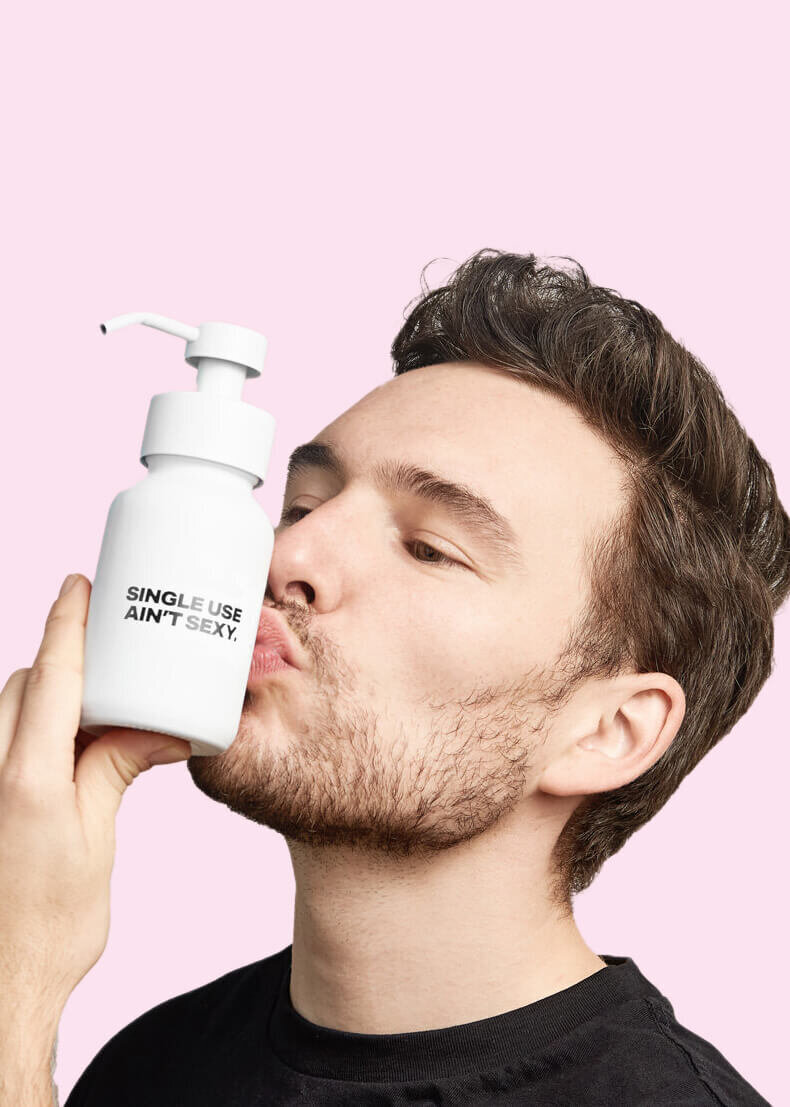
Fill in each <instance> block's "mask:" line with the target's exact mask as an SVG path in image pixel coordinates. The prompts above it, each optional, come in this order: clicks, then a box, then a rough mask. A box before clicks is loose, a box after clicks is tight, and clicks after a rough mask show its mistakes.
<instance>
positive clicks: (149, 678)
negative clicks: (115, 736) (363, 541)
mask: <svg viewBox="0 0 790 1107" xmlns="http://www.w3.org/2000/svg"><path fill="white" fill-rule="evenodd" d="M147 462H148V470H149V471H148V474H147V475H146V476H145V477H144V479H143V480H141V481H140V482H139V484H136V485H134V486H133V487H132V488H129V489H126V490H125V491H124V492H120V493H119V494H118V495H117V496H116V497H115V499H114V500H113V502H112V504H111V505H110V509H109V513H108V516H107V524H106V526H105V531H104V537H103V539H102V545H101V550H100V553H99V560H98V565H97V567H96V573H95V576H94V580H93V587H92V592H91V599H90V607H89V610H88V621H87V626H86V632H85V678H84V684H83V699H82V714H81V718H80V726H81V727H82V729H83V730H86V731H88V732H89V733H92V734H103V733H104V732H105V731H106V730H108V729H109V728H110V727H135V728H138V729H142V730H152V731H157V732H160V733H163V734H172V735H175V736H176V737H178V738H184V739H186V740H187V741H189V742H190V744H191V747H192V753H193V754H198V755H211V754H217V753H221V752H222V751H223V750H225V749H227V747H228V746H229V745H230V744H231V743H232V742H233V740H234V738H235V737H236V733H237V731H238V726H239V721H240V719H241V712H242V708H243V704H244V693H245V690H246V686H247V680H248V676H249V670H250V664H251V661H252V652H253V649H254V646H255V639H256V636H257V631H258V621H259V617H260V611H261V606H262V604H263V596H264V592H265V590H266V582H267V578H268V573H269V565H270V563H271V556H272V550H273V546H274V531H273V528H272V525H271V523H270V521H269V519H268V518H267V516H266V514H265V512H264V511H263V509H262V508H261V506H260V505H259V504H258V502H257V501H256V500H255V498H254V497H253V495H252V488H253V486H254V483H255V477H254V476H252V475H251V474H249V473H246V472H243V471H242V470H240V469H235V468H232V467H231V466H227V465H221V464H218V463H215V462H210V461H204V460H200V459H198V458H194V457H182V456H180V455H167V454H162V455H152V456H150V457H148V458H147Z"/></svg>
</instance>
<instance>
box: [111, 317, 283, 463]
mask: <svg viewBox="0 0 790 1107" xmlns="http://www.w3.org/2000/svg"><path fill="white" fill-rule="evenodd" d="M132 323H142V324H143V326H146V327H154V328H155V329H156V330H159V331H164V332H165V333H166V334H172V335H175V336H176V338H183V339H185V340H186V344H187V345H186V351H185V353H184V358H185V360H186V361H187V363H188V364H189V365H191V366H193V368H195V369H197V394H196V393H190V392H164V393H160V394H159V395H157V396H154V398H153V399H152V401H151V407H150V408H149V412H148V421H147V423H146V428H145V435H144V436H143V445H142V451H141V454H140V460H141V461H142V463H143V465H145V464H146V460H145V459H146V457H147V456H148V455H149V454H156V453H159V454H162V453H169V454H184V455H186V456H187V457H199V458H203V459H204V460H207V461H217V462H220V463H222V464H225V465H233V466H235V467H236V468H239V469H244V470H245V471H247V472H250V473H253V474H254V475H255V477H256V478H257V481H258V484H260V483H261V482H262V480H263V478H264V476H265V473H266V467H267V465H268V460H269V453H270V450H271V445H272V436H273V433H274V420H273V419H272V417H271V416H270V415H269V414H268V413H267V412H265V411H261V410H260V409H259V408H255V407H252V406H251V405H250V404H245V403H244V402H243V401H242V398H241V395H242V388H243V386H244V382H245V381H246V380H247V378H248V377H259V376H260V375H261V370H262V369H263V361H264V357H265V355H266V346H267V342H266V339H265V338H264V336H263V335H262V334H259V333H258V331H253V330H250V329H249V328H248V327H239V326H236V325H235V324H233V323H201V324H200V326H199V327H193V326H191V325H190V324H189V323H180V322H179V321H178V320H177V319H170V318H168V316H166V315H155V314H153V313H152V312H148V311H137V312H130V313H128V314H126V315H116V316H115V317H114V318H112V319H108V320H107V321H106V322H104V323H101V324H100V329H101V332H102V334H110V333H111V332H112V331H117V330H120V328H121V327H128V326H129V325H130V324H132ZM198 397H199V398H198Z"/></svg>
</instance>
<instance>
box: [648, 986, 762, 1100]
mask: <svg viewBox="0 0 790 1107" xmlns="http://www.w3.org/2000/svg"><path fill="white" fill-rule="evenodd" d="M633 1019H634V1024H635V1025H638V1024H640V1023H641V1024H642V1025H643V1026H644V1031H645V1036H644V1038H643V1040H642V1041H640V1042H639V1044H638V1045H637V1044H636V1043H635V1042H634V1041H633V1040H631V1041H630V1042H629V1047H630V1048H633V1054H632V1058H633V1061H634V1063H635V1064H636V1063H639V1064H641V1065H642V1066H643V1069H644V1073H645V1076H646V1078H647V1079H648V1080H649V1081H650V1080H652V1081H655V1089H656V1091H659V1090H661V1088H662V1086H663V1084H664V1081H666V1082H667V1083H666V1088H665V1089H664V1094H666V1095H667V1096H668V1098H666V1099H664V1098H662V1099H661V1100H660V1102H662V1103H664V1102H665V1103H667V1104H670V1103H671V1104H677V1105H678V1107H680V1105H681V1104H682V1105H684V1107H685V1105H686V1104H688V1105H689V1107H691V1105H692V1104H694V1105H696V1104H718V1105H724V1107H770V1104H769V1103H768V1100H766V1099H764V1098H763V1097H762V1096H761V1095H760V1093H759V1092H758V1091H757V1090H756V1088H754V1087H753V1086H752V1085H751V1084H750V1083H749V1082H748V1081H747V1080H746V1079H745V1077H744V1076H742V1075H741V1073H739V1072H738V1071H737V1069H736V1068H735V1067H734V1066H733V1065H732V1064H731V1063H730V1061H728V1060H727V1058H726V1057H725V1056H724V1055H723V1054H722V1053H721V1052H720V1051H719V1050H718V1049H717V1048H716V1047H715V1046H714V1045H713V1044H712V1043H711V1042H709V1041H707V1040H706V1039H705V1038H703V1037H701V1036H700V1035H699V1034H696V1033H695V1032H694V1031H693V1030H690V1029H689V1028H688V1027H687V1026H683V1025H682V1023H680V1022H678V1021H677V1019H676V1018H675V1013H674V1010H673V1008H672V1005H671V1003H670V1002H669V1001H668V1000H667V999H666V997H663V996H660V995H654V996H646V997H643V999H642V1001H641V1004H639V1005H638V1007H637V1009H636V1010H635V1011H634V1012H633Z"/></svg>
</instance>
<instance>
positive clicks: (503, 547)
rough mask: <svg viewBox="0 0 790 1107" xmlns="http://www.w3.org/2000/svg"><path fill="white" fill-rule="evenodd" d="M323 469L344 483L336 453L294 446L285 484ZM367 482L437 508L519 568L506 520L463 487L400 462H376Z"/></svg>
mask: <svg viewBox="0 0 790 1107" xmlns="http://www.w3.org/2000/svg"><path fill="white" fill-rule="evenodd" d="M309 468H315V469H324V470H325V471H327V472H330V473H332V474H333V475H334V476H336V477H337V478H338V479H339V480H343V481H345V480H346V479H347V471H346V466H345V465H344V463H343V459H342V457H341V455H340V452H339V451H338V450H337V449H336V448H335V447H334V446H332V445H330V444H329V443H328V442H321V441H320V440H314V441H312V442H305V443H304V445H302V446H297V447H296V449H295V450H294V451H293V453H292V454H291V456H290V458H289V459H288V480H291V479H292V478H293V477H295V476H296V475H297V474H298V473H301V472H303V471H304V470H305V469H309ZM369 479H370V480H371V481H372V483H373V484H374V485H376V486H377V487H378V488H381V489H383V490H385V491H392V492H406V493H409V494H411V495H412V496H418V497H420V499H423V500H427V501H428V502H430V503H435V504H438V505H439V506H440V507H443V508H444V509H445V510H446V511H448V512H450V513H451V514H452V515H454V516H456V518H457V519H458V520H459V522H461V523H462V524H463V525H464V526H465V527H466V528H467V530H469V531H472V532H473V533H475V534H476V535H477V536H478V537H479V538H481V539H482V540H483V542H485V543H486V545H488V546H489V547H490V548H491V549H492V550H493V551H494V552H495V553H496V554H498V555H499V557H500V558H501V559H502V560H503V561H507V562H510V563H511V564H513V565H521V552H520V549H519V543H518V538H517V536H516V533H515V531H514V530H513V527H512V526H511V524H510V523H509V522H508V520H507V519H506V518H505V517H504V515H501V514H500V512H498V511H497V510H496V508H495V507H494V505H493V504H492V503H491V502H490V501H489V500H487V499H486V498H485V496H482V495H480V493H478V492H475V491H474V490H473V489H471V488H469V487H468V486H467V485H465V484H459V483H458V482H457V481H453V480H450V479H448V478H447V477H443V476H441V475H440V474H438V473H434V472H431V470H429V469H423V468H421V467H419V466H417V465H410V464H408V463H407V462H404V461H379V462H377V464H376V465H374V466H373V469H372V471H371V473H370V474H369Z"/></svg>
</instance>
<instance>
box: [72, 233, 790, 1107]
mask: <svg viewBox="0 0 790 1107" xmlns="http://www.w3.org/2000/svg"><path fill="white" fill-rule="evenodd" d="M392 354H393V358H394V362H395V377H394V379H392V380H391V381H388V382H386V383H384V384H382V385H380V386H379V387H378V388H376V389H374V390H373V391H372V392H371V393H369V394H368V395H367V396H365V397H364V398H363V399H362V400H361V401H360V402H359V403H357V404H355V405H354V406H353V407H352V408H350V409H349V410H348V411H346V412H344V413H343V414H342V415H340V416H339V418H337V419H336V420H335V421H334V422H332V423H330V424H329V426H327V427H325V428H324V429H323V430H321V431H320V432H319V433H318V434H316V435H315V436H314V438H313V439H312V441H311V442H309V443H307V444H305V445H303V446H300V447H298V448H297V449H296V450H295V451H294V454H293V455H292V459H291V463H290V466H289V476H288V482H287V485H286V489H285V496H284V508H283V515H282V518H281V520H280V523H279V525H278V527H277V531H276V542H275V548H274V554H273V559H272V563H271V570H270V575H269V581H268V588H267V593H266V600H265V604H264V610H263V612H262V614H261V632H260V645H259V647H257V648H256V654H255V659H254V661H253V666H252V669H251V674H250V683H249V685H248V689H247V695H246V697H245V703H244V710H243V713H242V720H241V725H240V728H239V732H238V735H237V737H236V739H235V741H234V742H233V744H232V745H231V746H230V747H229V749H227V750H226V751H225V752H224V753H222V754H220V755H218V756H215V757H197V756H192V757H190V759H189V761H188V769H189V772H190V775H191V776H192V779H193V780H194V782H195V784H196V785H197V787H198V788H200V789H201V791H203V792H204V793H205V794H206V795H207V796H209V797H211V798H213V799H215V800H217V801H219V802H220V803H223V804H225V805H227V806H228V807H229V808H230V809H231V810H233V811H236V812H237V813H239V814H241V815H243V816H245V817H247V818H249V819H252V820H253V821H255V822H257V823H259V824H261V825H265V826H269V827H272V828H274V829H275V830H277V831H279V832H280V833H282V834H283V835H284V836H285V838H286V841H287V844H288V847H289V850H290V854H291V858H292V861H293V866H294V873H295V880H296V904H295V918H294V933H293V944H292V945H290V946H288V947H287V948H286V949H284V950H282V951H280V952H278V953H275V954H273V955H271V956H269V957H265V958H263V959H262V960H260V961H257V962H255V963H254V964H252V965H247V966H245V967H243V968H240V969H237V970H234V971H232V972H230V973H228V974H226V975H225V976H223V977H221V978H220V979H218V980H215V981H213V982H211V983H208V984H204V985H202V986H200V987H197V988H196V989H195V990H194V991H191V992H188V993H186V994H184V995H181V996H177V997H175V998H173V999H170V1000H167V1001H166V1002H164V1003H162V1004H160V1005H159V1006H157V1007H155V1008H153V1009H152V1010H151V1011H149V1012H147V1013H145V1014H144V1015H142V1016H141V1017H140V1018H138V1019H136V1020H135V1021H134V1022H132V1023H131V1024H130V1025H129V1026H127V1027H125V1028H124V1029H123V1030H121V1031H120V1032H119V1033H118V1034H117V1035H115V1037H114V1038H112V1039H111V1040H110V1041H109V1042H108V1043H107V1044H106V1045H105V1046H104V1047H103V1049H102V1050H101V1051H100V1052H99V1054H98V1055H97V1056H96V1058H95V1059H94V1060H93V1061H92V1062H91V1064H90V1065H89V1066H88V1068H87V1070H86V1071H85V1073H84V1074H83V1076H82V1077H81V1078H80V1080H79V1082H78V1083H77V1085H76V1086H75V1088H74V1089H73V1092H72V1094H71V1095H70V1096H69V1098H68V1100H67V1104H66V1107H95V1105H98V1104H127V1103H128V1104H132V1103H134V1104H146V1107H158V1105H160V1104H161V1105H164V1104H180V1103H184V1104H187V1103H188V1104H190V1105H194V1107H196V1105H202V1104H224V1105H230V1104H234V1105H235V1104H238V1105H252V1104H271V1105H275V1104H277V1105H279V1104H283V1105H284V1104H296V1103H300V1104H303V1103H310V1104H327V1105H339V1104H407V1103H408V1104H429V1103H430V1104H447V1105H449V1104H453V1105H457V1104H478V1103H479V1104H498V1105H499V1104H502V1105H505V1104H540V1105H549V1104H552V1105H554V1104H568V1105H576V1104H597V1105H611V1104H614V1103H620V1104H628V1105H630V1104H648V1103H649V1104H687V1105H692V1104H702V1103H726V1104H733V1105H734V1104H764V1103H766V1100H765V1099H763V1098H762V1097H761V1096H760V1095H759V1094H758V1093H757V1092H756V1091H755V1089H754V1088H753V1087H751V1085H750V1084H748V1083H747V1081H746V1080H745V1079H744V1078H743V1077H741V1076H740V1075H739V1074H738V1073H737V1072H736V1071H735V1069H734V1068H733V1067H732V1066H731V1065H730V1064H729V1062H728V1061H727V1060H726V1059H725V1058H724V1057H723V1056H722V1055H721V1053H719V1052H718V1051H717V1050H716V1049H715V1048H714V1046H713V1045H711V1044H710V1043H708V1042H706V1041H704V1040H703V1039H702V1038H700V1037H699V1036H697V1035H695V1034H694V1033H693V1032H692V1031H690V1030H688V1029H686V1028H685V1027H683V1026H681V1025H680V1024H678V1022H677V1021H676V1020H675V1018H674V1012H673V1009H672V1006H671V1004H670V1002H669V1000H668V999H667V998H666V997H664V996H663V995H662V993H661V992H660V991H659V990H658V989H657V988H656V987H654V986H653V985H652V984H651V983H650V982H649V981H648V980H647V979H646V978H645V977H644V976H643V975H642V974H641V972H640V971H639V969H638V967H637V966H636V965H635V963H634V962H633V961H632V960H631V959H630V958H628V957H627V956H614V955H607V954H602V955H598V954H596V953H595V952H594V951H593V950H592V949H590V947H589V946H588V945H587V944H586V942H585V941H584V939H583V937H582V935H581V933H580V932H579V930H578V928H577V926H576V923H575V920H574V918H573V913H572V907H571V904H572V898H573V896H574V895H575V894H577V893H578V892H579V891H581V890H582V889H583V888H585V887H587V886H588V885H589V883H590V882H591V881H592V879H593V878H594V876H595V875H596V873H597V872H598V871H599V869H600V867H601V865H602V864H603V862H604V861H605V860H606V858H607V857H608V856H611V854H613V853H614V852H616V851H617V850H618V849H620V848H621V846H622V845H623V843H624V842H625V840H626V839H627V838H628V836H629V835H630V834H631V833H633V831H634V830H636V829H637V828H638V827H639V826H641V825H643V824H644V823H645V822H646V821H648V820H649V819H650V818H651V817H652V815H653V814H655V812H656V811H657V810H659V809H660V807H661V806H662V805H663V804H664V803H665V802H666V800H667V799H668V798H669V796H670V795H671V794H672V792H673V791H674V790H675V789H676V788H677V786H678V784H679V783H680V781H681V779H682V778H683V776H684V775H685V774H686V773H687V772H689V771H690V769H691V768H693V766H694V765H695V764H696V763H697V762H698V761H699V760H700V758H701V757H703V756H704V754H705V753H706V752H707V751H708V750H709V749H710V748H711V747H712V746H713V745H714V744H715V743H716V742H717V741H718V740H719V739H720V738H721V737H722V736H723V735H724V734H726V733H727V732H728V731H729V730H730V729H731V728H732V726H733V725H734V723H735V722H736V721H737V719H738V718H739V717H740V716H741V715H742V714H743V713H744V711H745V710H746V709H747V707H748V706H749V705H750V703H751V702H752V701H753V699H754V697H755V696H756V694H757V692H758V691H759V689H760V687H761V686H762V684H763V683H764V682H765V680H766V679H767V677H768V676H769V674H770V670H771V661H772V649H773V637H772V618H773V614H774V613H775V611H776V610H777V608H778V607H779V605H780V604H781V602H782V601H783V599H784V598H785V596H786V594H787V591H788V589H789V588H790V541H789V539H790V521H789V520H788V517H787V515H786V514H785V512H784V510H783V508H782V505H781V504H780V502H779V500H778V498H777V495H776V489H775V485H774V482H773V477H772V474H771V471H770V469H769V467H768V465H767V464H766V462H765V461H764V460H763V458H762V457H761V456H760V455H759V453H758V452H757V450H756V448H755V446H754V444H753V443H752V442H751V440H750V439H749V438H748V436H747V435H746V433H745V431H744V430H743V428H742V427H741V426H740V424H739V423H738V422H737V420H736V418H735V416H734V414H733V413H732V411H731V410H730V409H729V408H728V407H727V405H726V404H725V401H724V400H723V398H722V396H721V393H720V391H719V389H718V386H717V385H716V383H715V381H714V380H713V378H712V377H711V376H710V374H708V373H707V371H706V370H705V369H704V367H703V366H701V364H700V363H699V362H698V361H697V360H696V359H695V358H694V357H693V356H692V355H691V354H690V353H689V352H688V351H686V350H684V349H683V347H682V346H680V345H679V344H678V343H677V342H675V341H674V340H673V339H672V338H671V336H670V335H669V334H668V333H667V332H666V331H665V330H664V328H663V327H662V326H661V324H660V322H659V320H658V319H657V318H656V317H655V316H654V315H653V314H651V313H650V312H648V311H646V310H645V309H644V308H643V307H641V306H640V305H639V304H636V303H635V302H634V301H630V300H625V299H622V298H621V297H619V296H618V294H617V293H615V292H613V291H611V290H608V289H602V288H599V287H596V286H594V285H592V284H591V283H590V281H589V279H588V277H587V274H586V273H585V271H584V270H583V269H582V268H581V267H577V269H576V270H575V271H565V270H561V269H554V268H551V267H550V266H547V265H539V264H538V263H537V261H536V259H535V257H534V256H533V255H528V256H521V255H516V254H508V253H501V252H499V251H488V250H486V251H480V252H479V253H478V254H476V255H474V256H473V257H472V258H470V259H469V260H468V261H467V262H465V263H464V264H463V265H462V266H460V267H459V269H458V270H457V271H456V273H455V274H454V275H453V277H452V278H451V280H450V281H449V282H448V283H447V285H445V286H444V287H442V288H439V289H436V290H433V291H432V292H430V293H426V294H425V295H424V296H423V298H422V299H421V301H420V302H419V303H418V304H417V306H416V307H415V308H414V309H413V310H412V312H411V314H410V315H409V316H408V318H407V320H406V322H405V323H404V326H403V327H402V329H401V331H400V333H399V334H398V336H397V337H396V339H395V342H394V343H393V347H392ZM284 662H288V664H284Z"/></svg>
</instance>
